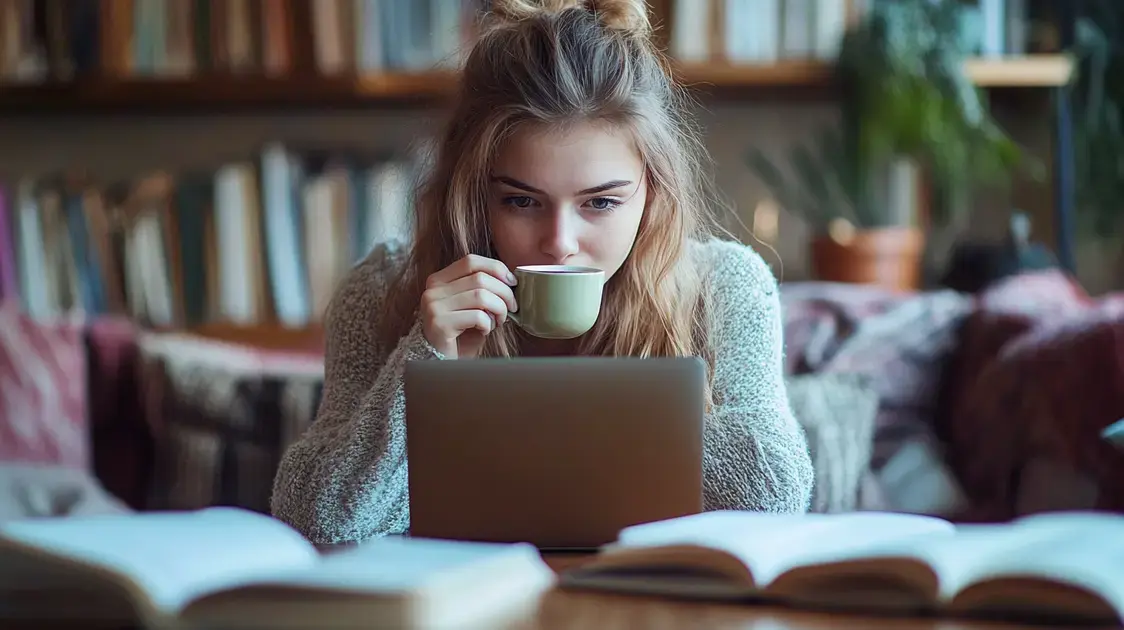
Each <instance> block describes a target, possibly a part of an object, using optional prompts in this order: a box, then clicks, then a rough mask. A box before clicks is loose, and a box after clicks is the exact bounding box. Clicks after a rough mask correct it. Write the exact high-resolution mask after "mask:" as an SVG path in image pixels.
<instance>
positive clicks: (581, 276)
mask: <svg viewBox="0 0 1124 630" xmlns="http://www.w3.org/2000/svg"><path fill="white" fill-rule="evenodd" d="M515 277H516V279H517V283H516V285H515V302H516V303H517V304H518V305H519V311H518V312H515V313H509V314H508V318H509V319H511V320H512V321H513V322H515V323H516V324H517V325H518V326H519V327H520V328H522V329H523V330H525V331H527V332H528V333H529V334H531V335H534V336H536V337H541V338H543V339H573V338H575V337H580V336H581V335H584V334H585V333H587V332H589V329H590V328H593V325H594V324H595V323H597V316H598V315H599V314H600V313H601V291H602V288H603V287H604V286H605V272H604V271H602V270H600V269H596V268H594V267H575V266H570V265H527V266H523V267H516V268H515Z"/></svg>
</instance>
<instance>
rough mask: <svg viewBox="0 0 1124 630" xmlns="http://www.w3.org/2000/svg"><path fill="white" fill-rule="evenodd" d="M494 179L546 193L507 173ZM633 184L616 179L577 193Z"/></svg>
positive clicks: (596, 191)
mask: <svg viewBox="0 0 1124 630" xmlns="http://www.w3.org/2000/svg"><path fill="white" fill-rule="evenodd" d="M492 181H493V182H499V183H501V184H507V185H508V186H511V187H512V188H518V189H519V190H525V191H527V192H531V193H536V194H539V195H545V194H546V193H545V192H544V191H542V190H539V189H538V188H535V187H534V186H532V185H530V184H525V183H523V182H521V181H519V180H518V179H515V178H514V177H508V176H506V175H493V176H492ZM631 184H632V182H630V181H629V180H627V179H614V180H612V181H609V182H605V183H604V184H599V185H597V186H594V187H592V188H586V189H585V190H579V191H578V192H577V194H578V195H593V194H596V193H599V192H605V191H606V190H612V189H614V188H621V187H622V186H629V185H631Z"/></svg>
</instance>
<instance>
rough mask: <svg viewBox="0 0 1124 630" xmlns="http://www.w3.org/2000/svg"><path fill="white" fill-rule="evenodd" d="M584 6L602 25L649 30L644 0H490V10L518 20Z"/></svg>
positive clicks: (625, 30) (638, 32)
mask: <svg viewBox="0 0 1124 630" xmlns="http://www.w3.org/2000/svg"><path fill="white" fill-rule="evenodd" d="M569 9H585V10H586V11H589V12H590V13H592V14H593V15H595V16H596V17H597V19H598V20H600V22H601V24H602V25H603V26H604V27H605V28H609V29H613V30H615V31H621V32H623V33H627V34H629V35H635V36H641V37H647V36H648V34H649V33H650V32H651V30H652V23H651V21H649V19H648V5H647V2H645V0H492V2H491V9H490V12H491V13H492V14H493V15H495V16H496V17H498V18H500V19H502V20H504V21H507V22H519V21H522V20H526V19H530V18H534V17H538V16H540V15H542V14H544V13H560V12H562V11H566V10H569Z"/></svg>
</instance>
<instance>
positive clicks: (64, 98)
mask: <svg viewBox="0 0 1124 630" xmlns="http://www.w3.org/2000/svg"><path fill="white" fill-rule="evenodd" d="M1073 65H1074V64H1073V61H1072V59H1070V57H1069V56H1068V55H1061V54H1041V55H1025V56H1019V57H1004V58H998V59H971V60H968V61H967V62H966V63H965V64H964V71H965V72H966V73H967V75H968V76H969V77H970V78H971V79H972V81H973V82H975V83H976V85H979V86H980V87H983V88H989V89H1001V88H1035V87H1061V86H1064V85H1066V84H1067V83H1068V82H1069V80H1070V78H1071V77H1072V74H1073ZM674 71H675V74H676V76H677V77H678V78H679V79H680V80H681V81H682V82H683V83H684V84H686V85H688V86H690V87H692V88H694V89H696V90H697V91H699V92H702V93H705V94H707V95H708V96H711V97H714V98H719V99H722V100H727V101H740V100H747V99H753V98H754V97H755V94H760V93H762V92H773V91H776V90H781V91H783V90H788V89H791V90H799V89H812V90H822V91H823V93H824V96H825V98H830V89H831V87H832V86H833V85H834V78H833V76H832V67H831V65H830V64H828V63H824V62H819V61H814V60H786V61H781V62H778V63H774V64H769V65H748V64H746V65H736V64H729V63H711V64H679V65H677V66H675V68H674ZM456 80H457V77H456V74H455V73H453V72H449V71H432V72H417V73H401V72H397V73H396V72H392V73H379V74H363V75H358V76H355V77H322V76H316V75H309V76H294V77H285V78H272V77H262V76H209V77H201V78H193V79H127V80H114V79H89V80H84V81H75V82H70V83H47V84H28V85H7V86H3V87H0V113H3V114H8V115H12V114H29V115H44V114H46V115H50V114H112V113H129V112H133V111H137V110H149V111H155V112H161V111H169V112H171V111H184V110H187V111H199V110H203V111H206V110H228V109H238V108H244V109H252V110H258V111H260V110H261V109H263V108H290V107H303V108H310V109H323V108H332V107H353V108H354V107H360V108H361V107H395V106H406V107H412V106H417V105H418V104H427V103H435V102H439V101H441V100H442V99H445V98H447V97H448V96H450V95H451V94H452V92H453V90H454V89H455V86H456ZM755 89H759V90H760V91H761V92H756V90H755Z"/></svg>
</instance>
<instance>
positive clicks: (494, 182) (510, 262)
mask: <svg viewBox="0 0 1124 630" xmlns="http://www.w3.org/2000/svg"><path fill="white" fill-rule="evenodd" d="M490 176H491V193H490V195H489V202H488V215H489V222H490V225H491V228H492V239H493V246H494V247H495V250H496V254H497V255H498V256H499V258H500V260H501V261H503V263H504V264H506V265H507V266H508V267H509V268H511V269H514V268H515V267H518V266H521V265H580V266H584V267H596V268H598V269H603V270H604V271H605V277H606V279H608V278H609V277H612V275H613V274H614V273H616V271H617V270H618V269H620V267H621V265H622V264H624V261H625V259H626V258H627V257H628V253H629V252H630V251H631V250H632V243H633V242H634V241H635V240H636V232H637V230H638V229H639V228H640V219H641V218H642V217H643V216H644V203H645V201H646V199H647V182H646V181H645V177H644V164H643V162H642V161H641V159H640V155H639V153H638V152H637V151H636V148H635V146H634V144H633V142H632V140H631V139H630V138H629V136H628V135H627V134H626V133H623V132H620V131H616V130H614V129H613V128H612V127H610V126H608V125H603V124H594V123H586V124H580V125H576V126H572V127H568V128H566V129H565V130H564V131H555V130H549V129H542V128H534V127H531V126H527V127H524V128H523V129H521V130H519V131H518V132H517V133H515V134H514V135H512V136H511V138H509V139H508V140H507V142H505V143H504V144H503V145H502V146H501V147H500V149H499V152H498V153H497V155H496V161H495V165H494V167H493V169H492V172H491V173H490Z"/></svg>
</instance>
